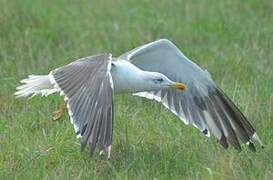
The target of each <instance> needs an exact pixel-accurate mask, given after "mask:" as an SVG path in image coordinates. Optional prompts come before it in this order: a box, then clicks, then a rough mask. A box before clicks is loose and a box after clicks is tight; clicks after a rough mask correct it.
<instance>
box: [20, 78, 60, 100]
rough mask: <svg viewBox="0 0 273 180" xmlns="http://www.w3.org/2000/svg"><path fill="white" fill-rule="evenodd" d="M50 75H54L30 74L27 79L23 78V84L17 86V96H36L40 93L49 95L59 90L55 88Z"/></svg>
mask: <svg viewBox="0 0 273 180" xmlns="http://www.w3.org/2000/svg"><path fill="white" fill-rule="evenodd" d="M49 76H52V75H51V74H49V75H29V76H28V78H27V79H23V80H21V83H23V84H22V85H21V86H18V87H17V88H16V90H17V92H16V93H15V96H16V97H17V98H19V97H28V96H30V95H32V96H35V95H38V94H41V95H42V96H48V95H49V94H52V93H55V92H57V91H58V89H56V88H54V85H53V84H52V83H51V81H50V77H49Z"/></svg>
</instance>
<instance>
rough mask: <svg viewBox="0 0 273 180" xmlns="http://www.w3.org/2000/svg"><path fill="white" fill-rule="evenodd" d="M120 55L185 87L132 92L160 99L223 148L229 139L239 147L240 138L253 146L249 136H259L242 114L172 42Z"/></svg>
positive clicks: (229, 141) (144, 47) (149, 45)
mask: <svg viewBox="0 0 273 180" xmlns="http://www.w3.org/2000/svg"><path fill="white" fill-rule="evenodd" d="M120 58H121V59H125V60H128V61H130V62H131V63H132V64H134V65H135V66H137V67H138V68H140V69H142V70H145V71H154V72H160V73H162V74H165V75H166V76H167V77H168V78H169V79H171V80H173V81H177V82H182V83H185V84H186V85H187V90H186V91H183V92H182V91H179V90H175V89H168V90H159V91H151V92H141V93H136V94H135V95H138V96H142V97H146V98H149V99H155V100H157V101H159V102H162V103H163V105H164V106H166V107H167V108H168V109H170V110H171V111H172V112H173V113H174V114H176V115H177V116H178V117H180V119H182V120H183V121H184V122H185V123H186V124H193V125H194V126H195V127H197V128H198V129H199V130H200V131H202V132H203V133H204V134H206V135H208V136H209V134H210V133H212V134H213V135H214V136H215V137H216V138H217V139H218V141H219V143H220V144H221V145H223V146H224V147H225V148H227V147H228V143H230V144H231V145H233V146H234V147H235V148H236V149H239V150H240V149H241V146H240V141H241V142H243V143H247V144H249V145H250V146H249V147H250V148H251V149H252V150H255V147H254V145H253V143H252V141H251V139H252V138H256V139H258V140H259V138H258V136H257V134H256V133H255V130H254V128H253V127H252V125H251V124H250V123H249V122H248V120H247V119H246V117H245V116H244V115H243V114H242V113H241V112H240V110H239V109H238V108H237V107H236V106H235V105H234V103H232V101H231V100H230V99H229V98H228V97H227V96H226V95H225V94H224V93H223V92H222V91H221V90H220V89H219V88H217V86H216V85H215V83H214V82H213V81H212V79H211V77H210V75H209V73H208V72H207V71H204V70H202V69H201V68H200V67H199V66H197V65H196V64H194V63H193V62H192V61H190V60H189V59H188V58H187V57H186V56H184V54H183V53H182V52H181V51H180V50H179V49H178V48H177V47H176V46H175V45H174V44H173V43H172V42H170V41H169V40H165V39H162V40H158V41H155V42H152V43H149V44H146V45H144V46H141V47H138V48H136V49H134V50H132V51H130V52H128V53H125V54H124V55H122V56H120ZM239 140H240V141H239Z"/></svg>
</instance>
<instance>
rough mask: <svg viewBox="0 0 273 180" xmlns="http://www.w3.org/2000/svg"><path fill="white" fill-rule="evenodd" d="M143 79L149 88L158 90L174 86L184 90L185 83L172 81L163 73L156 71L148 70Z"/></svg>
mask: <svg viewBox="0 0 273 180" xmlns="http://www.w3.org/2000/svg"><path fill="white" fill-rule="evenodd" d="M145 81H146V83H147V85H148V86H149V88H150V89H149V90H160V89H167V88H175V89H179V90H185V89H186V85H185V84H183V83H180V82H174V81H172V80H170V79H169V78H168V77H167V76H165V75H164V74H161V73H158V72H148V73H147V74H146V75H145Z"/></svg>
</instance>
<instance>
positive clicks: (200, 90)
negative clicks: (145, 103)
mask: <svg viewBox="0 0 273 180" xmlns="http://www.w3.org/2000/svg"><path fill="white" fill-rule="evenodd" d="M21 82H22V83H23V84H22V85H21V86H19V87H17V92H16V93H15V95H16V96H17V97H28V96H31V95H32V96H34V95H38V94H40V95H42V96H48V95H50V94H53V93H56V92H57V93H60V95H61V96H64V100H65V102H66V104H67V109H68V113H69V116H70V120H71V123H72V124H73V126H74V129H75V132H76V134H77V137H78V138H79V139H80V142H81V151H83V149H84V148H85V146H86V145H87V144H88V146H89V152H90V155H91V156H92V154H93V153H94V150H95V149H96V147H98V148H99V150H100V152H99V154H100V155H101V154H103V152H104V151H106V150H107V151H108V155H107V157H108V158H110V157H111V148H112V136H113V117H114V109H113V106H114V105H113V95H114V94H121V93H131V94H133V95H136V96H140V97H145V98H148V99H153V100H156V101H158V102H160V103H162V104H163V105H164V106H165V107H166V108H168V109H169V110H170V111H171V112H172V113H174V114H175V115H176V116H177V117H178V118H179V119H181V120H182V121H183V122H184V123H185V124H192V125H193V126H194V127H196V128H197V129H199V130H200V131H201V132H202V133H203V134H204V135H206V136H210V135H211V134H212V135H213V136H215V137H216V139H217V141H218V142H219V143H220V144H221V145H222V146H223V147H224V148H228V146H229V144H230V145H232V146H233V147H234V148H235V149H237V150H241V144H247V146H248V147H249V149H250V150H252V151H255V145H254V141H257V142H258V143H260V145H261V146H262V147H263V144H262V142H261V140H260V138H259V137H258V135H257V133H256V130H255V129H254V127H253V126H252V125H251V123H250V122H249V121H248V120H247V118H246V117H245V116H244V115H243V113H242V112H241V111H240V110H239V108H237V107H236V105H235V104H234V103H233V102H232V101H231V99H230V98H228V96H226V95H225V94H224V92H223V91H222V90H221V89H220V88H219V87H218V86H217V85H216V84H215V83H214V81H213V80H212V78H211V76H210V74H209V73H208V71H206V70H203V69H202V68H201V67H199V66H198V65H197V64H195V63H194V62H192V61H191V60H189V59H188V58H187V57H186V56H185V55H184V54H183V53H182V52H181V51H180V50H179V49H178V48H177V47H176V46H175V45H174V44H173V43H172V42H171V41H169V40H167V39H160V40H157V41H154V42H151V43H148V44H145V45H143V46H140V47H137V48H135V49H133V50H131V51H129V52H127V53H125V54H123V55H121V56H119V57H117V58H114V57H112V55H111V54H109V53H105V54H98V55H94V56H89V57H85V58H81V59H78V60H76V61H73V62H72V63H70V64H67V65H64V66H62V67H59V68H57V69H54V70H52V71H50V72H49V74H48V75H29V76H28V78H27V79H23V80H22V81H21Z"/></svg>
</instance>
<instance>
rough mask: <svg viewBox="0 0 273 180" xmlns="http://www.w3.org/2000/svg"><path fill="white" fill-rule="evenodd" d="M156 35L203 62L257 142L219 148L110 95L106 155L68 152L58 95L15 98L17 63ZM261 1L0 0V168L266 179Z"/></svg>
mask: <svg viewBox="0 0 273 180" xmlns="http://www.w3.org/2000/svg"><path fill="white" fill-rule="evenodd" d="M159 38H168V39H170V40H172V41H173V42H174V43H175V44H177V46H178V47H179V48H180V49H182V51H183V52H184V53H185V54H186V55H187V56H188V57H190V58H191V59H192V60H194V61H195V62H197V63H198V64H200V65H201V66H202V67H204V68H206V69H208V70H209V71H210V73H211V75H212V77H213V78H214V80H215V81H216V82H217V84H218V85H219V86H220V87H221V88H222V89H223V90H224V91H225V92H226V93H227V94H228V95H229V96H230V97H231V98H232V99H233V100H234V102H235V103H236V104H237V105H238V106H239V107H240V109H241V110H242V112H244V113H245V114H246V116H247V117H248V118H249V119H250V121H251V122H252V123H253V125H254V127H255V128H256V129H257V131H258V134H259V136H260V137H261V139H262V140H263V142H264V143H265V145H266V147H265V148H264V149H261V148H258V149H257V152H256V153H252V152H250V151H249V150H248V149H247V148H246V147H243V151H242V152H240V153H239V152H237V151H236V150H234V149H232V148H230V149H228V150H225V149H223V148H222V147H221V146H220V145H219V144H218V143H217V142H216V139H214V138H210V139H208V138H206V137H203V136H202V135H201V134H200V132H199V131H198V130H196V129H195V128H194V127H192V126H186V125H184V124H183V123H182V122H181V121H180V120H179V119H178V118H176V117H175V116H174V115H173V114H171V113H170V112H168V111H167V110H166V109H165V108H164V107H162V106H161V105H160V104H158V103H156V102H153V101H148V100H145V99H141V98H138V97H132V96H131V95H125V96H116V97H115V120H114V142H113V158H112V160H111V161H107V160H105V159H100V158H98V157H97V154H96V155H95V156H94V157H93V158H91V159H90V158H89V155H88V152H87V151H84V153H82V154H81V153H80V149H79V148H80V145H79V142H78V140H77V139H76V137H75V134H74V132H73V131H74V130H73V128H72V126H71V124H70V121H69V120H68V119H69V117H68V115H67V114H66V115H65V117H64V118H63V119H62V120H60V121H58V122H53V121H52V120H51V113H52V112H53V111H54V110H56V109H57V108H58V107H59V105H61V104H62V99H61V98H60V97H59V96H58V95H52V96H50V97H49V98H41V97H35V98H32V99H30V100H17V99H15V98H14V96H13V93H14V91H15V87H16V86H18V85H19V80H20V79H22V78H25V77H26V76H27V75H28V74H47V73H48V72H49V71H50V70H51V69H53V68H56V67H58V66H61V65H63V64H66V63H68V62H70V61H72V60H74V59H77V58H79V57H84V56H88V55H93V54H96V53H100V52H111V53H112V54H113V55H114V56H118V55H120V54H121V53H123V52H126V51H128V50H130V49H132V48H134V47H136V46H138V45H141V44H144V43H146V42H149V41H153V40H156V39H159ZM272 49H273V2H272V1H270V0H249V1H235V0H234V1H232V0H227V1H221V2H219V1H218V0H207V1H204V0H193V1H180V0H175V1H169V0H164V1H154V2H150V1H148V0H137V1H134V0H130V1H126V2H123V1H121V0H116V1H114V0H112V1H95V0H93V1H90V0H79V1H75V0H66V1H65V0H58V1H54V0H47V1H46V0H44V1H42V0H24V1H20V0H13V1H10V0H0V87H1V88H0V179H112V178H115V179H170V178H171V179H273V131H272V128H273V95H272V92H273V51H272Z"/></svg>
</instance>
